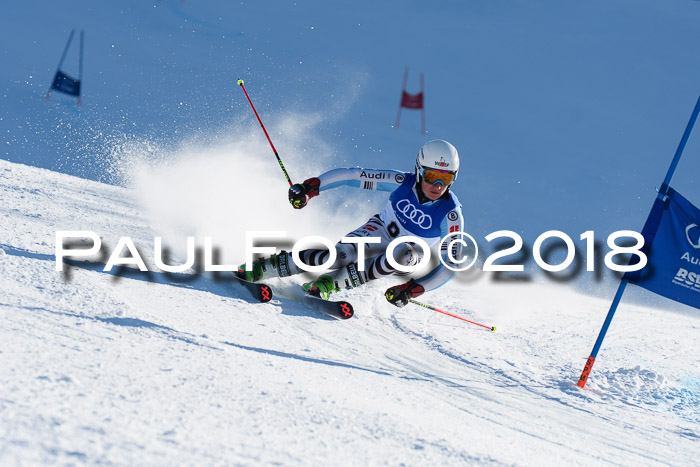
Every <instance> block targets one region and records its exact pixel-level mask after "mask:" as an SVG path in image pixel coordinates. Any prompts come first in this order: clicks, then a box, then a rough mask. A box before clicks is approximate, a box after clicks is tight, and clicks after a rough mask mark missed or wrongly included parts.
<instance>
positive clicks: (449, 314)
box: [409, 300, 496, 332]
mask: <svg viewBox="0 0 700 467" xmlns="http://www.w3.org/2000/svg"><path fill="white" fill-rule="evenodd" d="M409 302H411V303H413V304H414V305H418V306H422V307H423V308H427V309H429V310H433V311H437V312H438V313H442V314H443V315H447V316H452V317H453V318H457V319H461V320H462V321H466V322H467V323H472V324H476V325H477V326H481V327H482V328H486V329H490V330H491V331H493V332H496V326H486V325H485V324H480V323H477V322H476V321H469V320H468V319H465V318H462V317H461V316H457V315H453V314H452V313H448V312H446V311H442V310H440V309H438V308H435V307H434V306H432V305H426V304H425V303H421V302H417V301H415V300H409Z"/></svg>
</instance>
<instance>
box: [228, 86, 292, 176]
mask: <svg viewBox="0 0 700 467" xmlns="http://www.w3.org/2000/svg"><path fill="white" fill-rule="evenodd" d="M237 84H238V85H239V86H240V87H241V89H243V92H244V93H245V97H246V98H247V99H248V103H250V107H251V108H252V109H253V112H255V116H256V117H257V119H258V122H259V123H260V126H261V127H262V129H263V131H264V132H265V136H267V141H268V142H269V143H270V147H271V148H272V152H274V153H275V157H276V158H277V163H278V164H279V165H280V168H281V169H282V172H284V176H285V177H286V178H287V181H288V182H289V186H292V180H291V179H290V178H289V174H288V173H287V169H285V168H284V164H283V163H282V159H280V156H279V154H277V149H275V145H274V144H272V140H271V139H270V135H268V134H267V130H266V129H265V125H263V122H262V120H260V115H258V111H257V110H255V106H254V105H253V101H251V100H250V96H249V95H248V91H246V90H245V86H243V80H242V79H239V80H238V81H237Z"/></svg>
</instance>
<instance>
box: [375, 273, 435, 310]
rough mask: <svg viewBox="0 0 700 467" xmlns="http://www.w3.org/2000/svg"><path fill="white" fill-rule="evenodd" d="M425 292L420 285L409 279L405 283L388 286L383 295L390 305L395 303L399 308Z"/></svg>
mask: <svg viewBox="0 0 700 467" xmlns="http://www.w3.org/2000/svg"><path fill="white" fill-rule="evenodd" d="M424 292H425V289H424V288H423V286H422V285H420V284H416V282H415V281H414V280H413V279H411V280H410V281H408V282H406V283H405V284H401V285H395V286H393V287H389V288H388V289H386V292H384V296H385V297H386V299H387V300H388V301H389V303H391V304H392V305H396V306H398V307H399V308H401V307H404V306H406V305H407V304H408V301H409V300H410V299H412V298H416V297H420V296H421V295H423V293H424Z"/></svg>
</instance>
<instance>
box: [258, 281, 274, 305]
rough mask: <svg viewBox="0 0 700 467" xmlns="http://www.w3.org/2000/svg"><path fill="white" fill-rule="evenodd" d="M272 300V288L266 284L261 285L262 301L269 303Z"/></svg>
mask: <svg viewBox="0 0 700 467" xmlns="http://www.w3.org/2000/svg"><path fill="white" fill-rule="evenodd" d="M270 300H272V289H271V288H270V287H269V286H267V285H264V284H261V285H260V301H261V302H263V303H267V302H269V301H270Z"/></svg>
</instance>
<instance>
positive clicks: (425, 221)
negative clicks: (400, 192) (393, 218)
mask: <svg viewBox="0 0 700 467" xmlns="http://www.w3.org/2000/svg"><path fill="white" fill-rule="evenodd" d="M396 210H397V211H398V212H400V213H401V214H403V215H404V216H406V219H408V220H409V221H411V222H413V223H414V224H416V225H417V226H418V227H420V228H421V229H426V230H427V229H429V228H431V227H432V226H433V219H432V217H430V215H428V214H426V213H424V212H423V211H421V210H420V209H418V208H417V207H415V206H414V205H413V204H411V202H410V201H408V200H407V199H402V200H401V201H399V202H398V203H396Z"/></svg>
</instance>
